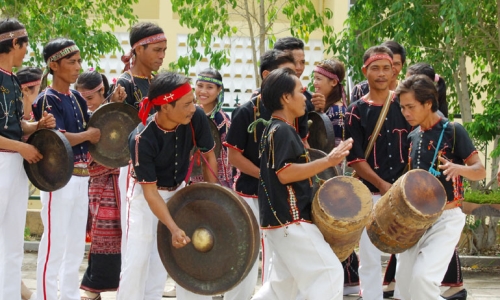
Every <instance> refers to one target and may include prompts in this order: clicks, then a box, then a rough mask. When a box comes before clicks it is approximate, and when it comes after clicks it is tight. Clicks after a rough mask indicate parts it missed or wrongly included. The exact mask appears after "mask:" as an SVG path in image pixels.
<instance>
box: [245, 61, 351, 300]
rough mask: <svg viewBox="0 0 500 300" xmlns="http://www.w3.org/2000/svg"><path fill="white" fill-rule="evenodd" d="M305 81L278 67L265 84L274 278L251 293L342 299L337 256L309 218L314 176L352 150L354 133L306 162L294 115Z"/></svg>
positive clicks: (263, 180)
mask: <svg viewBox="0 0 500 300" xmlns="http://www.w3.org/2000/svg"><path fill="white" fill-rule="evenodd" d="M302 89H303V88H302V84H301V82H300V80H299V78H298V77H297V76H296V75H295V72H294V71H292V70H291V69H288V68H286V69H278V70H275V71H273V72H271V73H270V74H269V76H268V77H267V78H266V79H265V80H264V82H263V85H262V96H263V99H264V105H265V106H266V108H267V110H268V111H269V112H271V114H272V115H271V120H270V124H269V125H268V126H267V127H266V128H265V130H264V132H263V135H262V139H261V145H260V149H261V161H260V185H259V209H260V225H261V228H262V230H263V232H264V235H265V236H266V239H264V243H265V244H264V248H266V247H267V246H268V245H270V246H271V248H272V249H273V252H274V253H273V268H272V271H271V274H270V278H269V280H268V281H267V282H265V283H264V285H263V286H262V288H261V289H260V290H259V292H258V293H257V294H256V295H255V296H254V297H253V299H255V300H257V299H259V300H260V299H262V300H264V299H265V300H270V299H296V298H297V295H298V294H300V296H301V297H303V298H305V299H342V298H343V295H342V290H343V270H342V265H341V264H340V262H339V260H338V258H337V256H336V255H335V254H334V253H333V251H332V249H331V248H330V245H329V244H328V243H327V242H326V241H325V239H324V237H323V235H322V234H321V233H320V231H319V230H318V228H317V227H316V225H314V224H312V221H311V203H312V179H311V177H313V176H314V175H316V174H317V173H319V172H321V171H323V170H325V169H326V168H328V167H331V166H335V165H337V164H338V163H340V162H341V161H342V159H343V158H344V157H345V156H346V155H347V154H348V153H349V149H350V148H351V146H352V139H348V140H346V141H344V142H341V143H340V144H339V146H338V147H337V148H335V149H333V150H332V151H331V152H330V153H329V154H328V155H327V156H326V157H324V158H321V159H319V160H315V161H312V162H308V159H307V156H308V155H307V150H306V149H305V147H304V145H303V143H302V141H301V139H300V136H299V135H298V134H297V132H296V129H295V126H294V125H293V121H294V120H295V118H297V117H299V116H301V115H303V114H305V110H306V104H305V100H306V99H305V97H304V95H303V94H302Z"/></svg>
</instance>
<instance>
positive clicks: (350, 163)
mask: <svg viewBox="0 0 500 300" xmlns="http://www.w3.org/2000/svg"><path fill="white" fill-rule="evenodd" d="M362 161H366V159H364V158H356V159H355V160H351V161H348V162H347V165H348V166H351V165H352V164H355V163H359V162H362Z"/></svg>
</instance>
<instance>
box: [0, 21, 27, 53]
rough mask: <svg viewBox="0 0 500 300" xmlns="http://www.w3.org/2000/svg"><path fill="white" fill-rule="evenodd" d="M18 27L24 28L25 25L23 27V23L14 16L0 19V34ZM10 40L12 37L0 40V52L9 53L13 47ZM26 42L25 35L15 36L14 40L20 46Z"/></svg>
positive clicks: (18, 28)
mask: <svg viewBox="0 0 500 300" xmlns="http://www.w3.org/2000/svg"><path fill="white" fill-rule="evenodd" d="M20 29H26V27H24V25H23V24H22V23H21V22H19V21H18V20H17V19H15V18H8V19H3V20H0V34H2V33H7V32H11V31H15V30H20ZM12 41H13V39H12V40H6V41H3V42H0V53H10V51H11V50H12V49H13V46H14V45H13V44H12ZM26 43H28V37H27V36H25V37H22V38H17V42H16V44H17V45H19V46H22V45H23V44H26Z"/></svg>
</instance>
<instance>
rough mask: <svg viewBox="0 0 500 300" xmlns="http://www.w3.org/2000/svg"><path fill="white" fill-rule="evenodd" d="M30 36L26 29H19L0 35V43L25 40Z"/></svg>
mask: <svg viewBox="0 0 500 300" xmlns="http://www.w3.org/2000/svg"><path fill="white" fill-rule="evenodd" d="M26 36H28V32H27V31H26V29H18V30H14V31H11V32H6V33H2V34H0V43H1V42H4V41H8V40H13V39H18V38H23V37H26Z"/></svg>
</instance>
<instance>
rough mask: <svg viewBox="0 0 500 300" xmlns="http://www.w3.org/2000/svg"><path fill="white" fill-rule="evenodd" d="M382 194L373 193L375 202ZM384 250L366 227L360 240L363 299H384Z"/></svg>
mask: <svg viewBox="0 0 500 300" xmlns="http://www.w3.org/2000/svg"><path fill="white" fill-rule="evenodd" d="M380 197H381V196H380V195H372V200H373V204H375V203H376V202H377V201H378V200H379V199H380ZM381 255H382V252H381V251H380V250H378V248H377V247H375V245H373V244H372V242H371V240H370V238H369V237H368V234H367V233H366V228H365V229H363V233H362V234H361V239H360V240H359V270H358V272H359V283H360V288H361V296H362V297H363V300H382V297H383V288H382V282H383V278H382V263H381Z"/></svg>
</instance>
